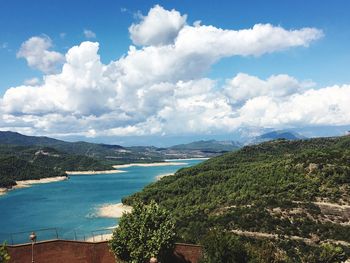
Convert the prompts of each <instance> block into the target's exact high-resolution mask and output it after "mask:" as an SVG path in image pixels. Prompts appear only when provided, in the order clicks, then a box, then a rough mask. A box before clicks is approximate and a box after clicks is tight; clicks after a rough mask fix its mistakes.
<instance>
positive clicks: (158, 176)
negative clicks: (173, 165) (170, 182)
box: [155, 173, 174, 181]
mask: <svg viewBox="0 0 350 263" xmlns="http://www.w3.org/2000/svg"><path fill="white" fill-rule="evenodd" d="M172 175H174V173H168V174H160V175H157V176H156V177H155V178H156V181H159V180H160V179H162V178H163V177H166V176H172Z"/></svg>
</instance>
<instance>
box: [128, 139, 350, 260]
mask: <svg viewBox="0 0 350 263" xmlns="http://www.w3.org/2000/svg"><path fill="white" fill-rule="evenodd" d="M349 185H350V137H348V136H345V137H337V138H318V139H310V140H298V141H287V140H275V141H270V142H265V143H262V144H259V145H253V146H247V147H244V148H242V149H240V150H238V151H236V152H232V153H227V154H225V155H223V156H219V157H215V158H212V159H210V160H208V161H206V162H203V163H201V164H199V165H197V166H194V167H191V168H186V169H181V170H179V171H178V172H177V173H176V174H175V175H174V176H168V177H164V178H163V179H161V180H160V181H158V182H156V183H154V184H151V185H149V186H147V187H146V188H145V189H144V190H143V191H142V192H140V193H137V194H134V195H133V196H131V197H128V198H125V199H124V200H123V202H124V203H126V204H132V203H133V202H134V201H135V200H136V199H141V200H142V201H145V202H149V201H150V200H156V201H157V202H158V203H159V204H160V205H161V206H163V207H165V208H167V209H169V210H170V211H172V212H173V215H174V217H175V218H176V221H177V227H178V231H179V239H180V240H182V241H190V242H199V243H201V242H203V240H205V238H206V237H207V236H208V235H209V234H210V233H208V232H209V230H210V229H211V230H212V229H216V228H218V229H223V230H224V232H225V233H226V234H227V233H230V234H232V236H239V238H240V240H241V241H240V242H242V246H243V247H244V248H245V249H247V250H249V249H248V248H249V247H250V248H251V246H257V247H256V248H255V250H256V251H259V248H262V247H263V246H265V245H266V243H264V244H261V243H259V242H262V240H263V241H264V242H270V243H267V244H270V245H271V246H272V247H270V248H272V249H273V250H274V252H273V253H277V252H278V251H279V252H281V253H282V254H283V257H284V260H282V261H271V262H340V261H317V253H319V254H320V255H321V254H322V253H323V252H320V251H319V250H317V249H320V248H322V249H323V247H324V245H322V246H321V244H323V243H326V242H330V243H331V244H332V245H334V246H335V247H334V249H342V250H341V251H343V252H341V253H347V254H348V255H349V248H348V246H349V245H350V186H349ZM270 245H269V246H270ZM336 246H339V247H338V248H337V247H336ZM301 251H302V253H301ZM322 251H323V250H322ZM344 251H345V252H344ZM247 253H248V252H247ZM325 253H326V252H325ZM277 254H278V253H277ZM304 256H305V257H306V259H305V257H304ZM307 257H310V258H309V259H307ZM313 257H314V259H315V261H313V260H311V259H312V258H313ZM287 259H288V260H287ZM264 262H265V261H264Z"/></svg>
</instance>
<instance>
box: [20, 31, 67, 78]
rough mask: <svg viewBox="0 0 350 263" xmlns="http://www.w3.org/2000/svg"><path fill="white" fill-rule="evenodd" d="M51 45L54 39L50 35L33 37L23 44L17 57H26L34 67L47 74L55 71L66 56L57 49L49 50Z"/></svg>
mask: <svg viewBox="0 0 350 263" xmlns="http://www.w3.org/2000/svg"><path fill="white" fill-rule="evenodd" d="M51 47H52V41H51V39H50V38H49V37H47V36H42V37H31V38H29V39H28V40H27V41H25V42H24V43H23V44H22V45H21V48H20V49H19V51H18V52H17V57H18V58H24V59H26V60H27V63H28V65H29V66H30V67H32V68H35V69H39V70H41V71H42V72H44V73H47V74H50V73H54V72H56V71H57V68H58V66H59V65H61V64H62V63H63V62H64V56H63V55H62V54H61V53H58V52H56V51H49V49H50V48H51Z"/></svg>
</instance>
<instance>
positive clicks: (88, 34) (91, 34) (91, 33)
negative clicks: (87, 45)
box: [83, 29, 96, 38]
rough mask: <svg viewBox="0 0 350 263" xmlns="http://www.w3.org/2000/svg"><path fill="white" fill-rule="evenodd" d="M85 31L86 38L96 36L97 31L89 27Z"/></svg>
mask: <svg viewBox="0 0 350 263" xmlns="http://www.w3.org/2000/svg"><path fill="white" fill-rule="evenodd" d="M83 33H84V36H85V37H86V38H96V33H95V32H93V31H91V30H89V29H84V31H83Z"/></svg>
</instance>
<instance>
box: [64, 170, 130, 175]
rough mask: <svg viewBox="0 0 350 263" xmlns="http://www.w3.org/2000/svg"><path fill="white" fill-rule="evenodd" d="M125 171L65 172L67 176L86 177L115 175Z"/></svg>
mask: <svg viewBox="0 0 350 263" xmlns="http://www.w3.org/2000/svg"><path fill="white" fill-rule="evenodd" d="M124 172H125V171H121V170H105V171H66V174H68V175H87V174H91V175H92V174H115V173H124Z"/></svg>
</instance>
